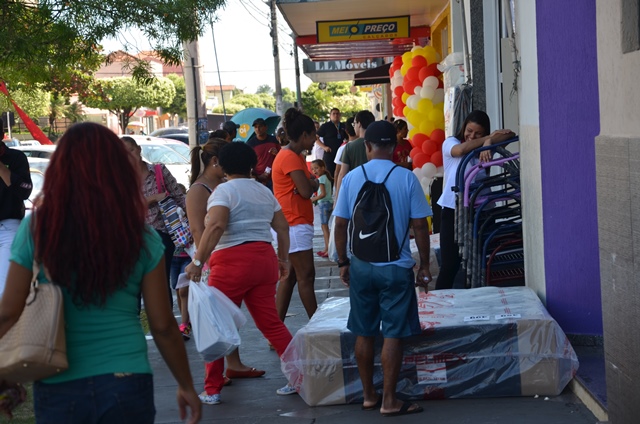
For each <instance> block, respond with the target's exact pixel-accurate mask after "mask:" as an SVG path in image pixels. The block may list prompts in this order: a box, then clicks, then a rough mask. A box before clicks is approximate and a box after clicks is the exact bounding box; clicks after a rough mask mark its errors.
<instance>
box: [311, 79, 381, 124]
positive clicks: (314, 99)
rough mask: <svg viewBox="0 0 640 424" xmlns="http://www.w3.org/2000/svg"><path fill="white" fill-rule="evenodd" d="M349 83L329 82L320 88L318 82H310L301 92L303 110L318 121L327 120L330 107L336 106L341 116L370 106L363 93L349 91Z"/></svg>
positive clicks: (353, 113) (352, 113)
mask: <svg viewBox="0 0 640 424" xmlns="http://www.w3.org/2000/svg"><path fill="white" fill-rule="evenodd" d="M350 88H351V83H350V82H348V81H344V82H330V83H327V88H326V89H325V90H321V89H320V87H319V84H318V83H313V84H311V85H310V86H309V87H308V88H307V89H306V90H305V91H304V92H303V93H302V106H303V108H304V112H305V113H306V114H307V115H309V116H310V117H311V118H313V119H316V120H318V121H320V122H322V121H325V120H327V118H328V117H329V112H330V111H331V109H332V108H334V107H337V108H338V109H340V111H341V112H342V115H343V116H352V115H355V114H356V113H357V112H360V111H361V110H368V109H369V108H370V104H369V100H368V99H367V96H366V95H365V94H364V93H361V92H356V93H355V94H352V93H351V90H350Z"/></svg>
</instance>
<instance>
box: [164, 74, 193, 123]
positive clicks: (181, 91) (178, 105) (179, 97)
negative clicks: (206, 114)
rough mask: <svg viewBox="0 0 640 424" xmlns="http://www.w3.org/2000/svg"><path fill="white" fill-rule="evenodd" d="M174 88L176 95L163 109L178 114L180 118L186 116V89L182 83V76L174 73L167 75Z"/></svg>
mask: <svg viewBox="0 0 640 424" xmlns="http://www.w3.org/2000/svg"><path fill="white" fill-rule="evenodd" d="M167 78H169V79H170V80H171V82H172V83H173V85H174V87H175V88H176V95H175V97H174V98H173V101H171V104H170V105H169V106H168V107H166V108H165V109H164V110H165V112H167V113H170V114H172V115H178V116H180V117H182V118H186V117H187V89H186V86H185V83H184V77H181V76H179V75H176V74H170V75H167Z"/></svg>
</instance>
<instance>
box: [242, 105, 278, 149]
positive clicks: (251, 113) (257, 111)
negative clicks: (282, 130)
mask: <svg viewBox="0 0 640 424" xmlns="http://www.w3.org/2000/svg"><path fill="white" fill-rule="evenodd" d="M258 118H262V119H264V120H265V122H266V123H267V133H269V134H274V133H275V132H276V128H278V124H279V123H280V116H279V115H278V114H276V113H275V112H274V111H272V110H269V109H263V108H261V107H250V108H247V109H244V110H241V111H240V112H238V113H236V114H235V115H233V117H232V118H231V121H232V122H235V123H236V124H238V125H239V128H238V136H237V137H236V138H237V139H240V140H242V141H247V140H248V139H249V137H251V135H252V134H253V125H252V124H253V121H255V120H256V119H258Z"/></svg>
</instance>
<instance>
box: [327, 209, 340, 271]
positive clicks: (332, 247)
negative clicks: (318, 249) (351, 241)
mask: <svg viewBox="0 0 640 424" xmlns="http://www.w3.org/2000/svg"><path fill="white" fill-rule="evenodd" d="M335 224H336V217H335V216H333V215H331V218H329V246H327V257H328V258H329V259H330V260H332V261H333V262H338V252H337V251H336V228H335V226H336V225H335Z"/></svg>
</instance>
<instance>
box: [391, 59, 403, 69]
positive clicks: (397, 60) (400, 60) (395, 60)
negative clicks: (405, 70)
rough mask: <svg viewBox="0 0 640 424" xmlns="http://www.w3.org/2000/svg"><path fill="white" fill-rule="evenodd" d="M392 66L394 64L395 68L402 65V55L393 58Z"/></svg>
mask: <svg viewBox="0 0 640 424" xmlns="http://www.w3.org/2000/svg"><path fill="white" fill-rule="evenodd" d="M393 66H395V67H396V69H399V68H400V67H401V66H402V56H396V57H394V58H393Z"/></svg>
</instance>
